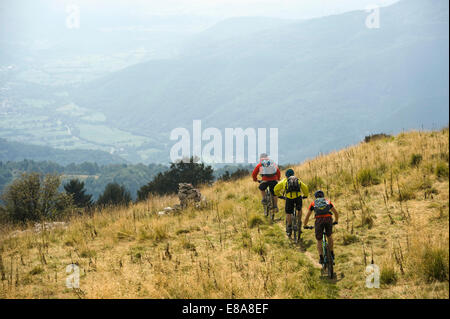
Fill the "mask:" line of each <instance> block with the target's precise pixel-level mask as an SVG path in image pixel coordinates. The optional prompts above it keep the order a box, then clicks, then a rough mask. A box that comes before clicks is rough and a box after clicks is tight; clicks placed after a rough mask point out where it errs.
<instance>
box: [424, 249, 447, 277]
mask: <svg viewBox="0 0 450 319" xmlns="http://www.w3.org/2000/svg"><path fill="white" fill-rule="evenodd" d="M420 268H421V273H422V275H423V277H424V279H425V280H426V281H428V282H432V281H435V280H437V281H441V282H442V281H448V280H449V278H448V271H449V268H448V250H444V249H442V248H429V249H426V250H424V252H423V254H422V259H421V267H420Z"/></svg>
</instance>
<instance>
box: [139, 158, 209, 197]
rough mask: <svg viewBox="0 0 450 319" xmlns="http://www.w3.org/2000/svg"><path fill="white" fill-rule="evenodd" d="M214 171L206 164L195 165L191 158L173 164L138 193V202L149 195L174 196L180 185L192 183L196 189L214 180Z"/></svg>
mask: <svg viewBox="0 0 450 319" xmlns="http://www.w3.org/2000/svg"><path fill="white" fill-rule="evenodd" d="M213 172H214V171H213V169H212V167H211V166H205V164H204V163H195V162H194V158H193V157H191V158H190V160H189V161H180V162H177V163H171V165H170V169H169V170H168V171H165V172H163V173H159V174H158V175H156V177H155V178H154V179H153V180H152V181H151V182H150V183H148V184H147V185H144V186H142V187H141V188H140V189H139V191H138V200H145V199H147V198H148V195H149V194H152V193H154V194H159V195H166V194H173V193H176V192H177V190H178V184H179V183H191V184H192V185H193V186H194V187H196V186H198V185H200V184H207V183H210V182H212V181H213V180H214V175H213Z"/></svg>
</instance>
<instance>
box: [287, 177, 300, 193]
mask: <svg viewBox="0 0 450 319" xmlns="http://www.w3.org/2000/svg"><path fill="white" fill-rule="evenodd" d="M286 192H287V193H294V192H295V193H298V192H300V181H299V180H298V178H297V177H295V176H290V177H289V178H288V179H287V181H286Z"/></svg>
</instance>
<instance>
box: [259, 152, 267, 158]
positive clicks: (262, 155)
mask: <svg viewBox="0 0 450 319" xmlns="http://www.w3.org/2000/svg"><path fill="white" fill-rule="evenodd" d="M268 157H269V155H267V154H266V153H261V155H259V158H260V159H262V158H268Z"/></svg>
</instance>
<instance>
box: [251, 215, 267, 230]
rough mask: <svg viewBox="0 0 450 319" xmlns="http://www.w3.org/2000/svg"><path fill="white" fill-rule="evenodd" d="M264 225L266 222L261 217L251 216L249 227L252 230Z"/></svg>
mask: <svg viewBox="0 0 450 319" xmlns="http://www.w3.org/2000/svg"><path fill="white" fill-rule="evenodd" d="M262 224H264V220H263V219H262V218H261V216H259V215H252V216H250V219H249V220H248V226H249V227H250V228H253V227H256V226H258V225H262Z"/></svg>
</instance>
